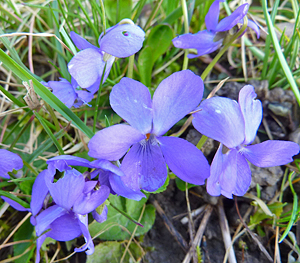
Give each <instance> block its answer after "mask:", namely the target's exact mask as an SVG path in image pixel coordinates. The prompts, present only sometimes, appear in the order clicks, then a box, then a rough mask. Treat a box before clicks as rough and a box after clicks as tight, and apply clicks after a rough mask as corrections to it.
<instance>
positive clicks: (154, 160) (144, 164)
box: [121, 138, 168, 192]
mask: <svg viewBox="0 0 300 263" xmlns="http://www.w3.org/2000/svg"><path fill="white" fill-rule="evenodd" d="M121 169H122V170H123V172H124V174H125V176H122V177H121V179H122V181H123V182H124V184H125V185H126V186H127V187H129V188H131V189H132V190H133V191H139V190H140V189H143V190H146V191H148V192H153V191H156V190H157V189H158V188H159V187H161V186H162V185H163V184H164V182H165V181H166V178H167V175H168V172H167V167H166V163H165V160H164V157H163V155H162V152H161V149H160V147H159V145H158V144H157V142H155V138H153V139H152V138H150V139H149V140H148V141H143V142H142V143H136V144H134V145H133V146H132V148H131V149H130V151H129V152H128V153H127V154H126V155H125V157H124V159H123V162H122V165H121Z"/></svg>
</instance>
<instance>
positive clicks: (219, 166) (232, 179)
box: [206, 144, 238, 198]
mask: <svg viewBox="0 0 300 263" xmlns="http://www.w3.org/2000/svg"><path fill="white" fill-rule="evenodd" d="M222 151H223V145H222V144H220V146H219V148H218V150H217V152H216V155H215V157H214V159H213V161H212V163H211V175H210V177H209V178H208V179H207V185H206V189H207V192H208V193H209V194H210V195H212V196H218V195H220V194H222V195H224V196H226V197H227V198H232V194H233V193H234V191H235V186H236V181H237V155H238V152H237V151H236V150H229V151H228V152H227V153H225V154H223V153H222Z"/></svg>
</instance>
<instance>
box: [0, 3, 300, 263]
mask: <svg viewBox="0 0 300 263" xmlns="http://www.w3.org/2000/svg"><path fill="white" fill-rule="evenodd" d="M221 1H223V0H216V1H215V2H214V3H213V4H212V6H211V7H210V9H209V12H208V14H207V16H206V19H205V21H206V26H207V30H204V31H201V32H198V33H197V34H195V35H191V34H186V35H183V36H179V37H178V38H176V39H174V40H173V43H174V45H175V46H177V47H181V48H196V49H197V50H198V55H197V56H200V55H203V54H207V53H210V52H212V51H214V50H216V49H217V48H219V47H220V46H221V45H222V42H223V39H222V38H221V39H219V40H216V38H217V37H219V33H220V32H226V31H228V30H230V29H231V28H232V27H233V26H235V25H236V24H237V23H240V22H241V19H243V17H244V16H245V15H246V13H247V10H248V4H244V5H242V6H240V7H239V8H238V9H237V10H236V11H235V12H233V13H232V15H230V16H229V17H227V18H224V19H223V20H221V21H220V22H218V14H219V2H221ZM216 14H217V15H216ZM248 25H249V26H250V27H252V28H254V29H255V30H256V31H257V32H258V28H257V27H256V25H255V24H252V23H250V24H248ZM144 36H145V33H144V32H143V30H142V29H140V28H139V27H138V26H135V25H132V24H122V23H119V24H117V25H116V26H114V27H112V28H110V29H108V30H107V32H106V34H105V35H103V34H101V36H100V38H99V45H100V48H97V47H95V46H93V45H92V44H90V43H89V42H88V41H86V40H85V39H83V38H82V37H80V36H78V35H77V34H75V33H74V32H71V38H72V40H73V42H74V43H75V45H76V46H77V47H78V49H80V52H78V53H77V54H76V55H75V56H74V57H73V58H72V60H71V61H70V62H69V64H68V69H69V72H70V74H71V76H72V80H71V83H69V82H68V81H67V80H65V79H61V80H60V81H49V82H48V83H45V85H47V86H48V87H49V88H51V89H52V91H53V93H54V94H55V95H56V96H57V97H58V98H59V99H60V100H61V101H62V102H64V103H65V104H66V105H67V107H72V106H74V107H79V106H80V105H82V104H86V103H88V102H89V101H91V100H92V98H93V95H94V93H95V92H96V91H97V90H98V87H99V85H100V82H101V79H102V80H103V82H104V81H105V80H106V78H107V76H108V74H109V71H110V69H111V67H112V64H113V62H114V60H115V57H119V58H123V57H128V56H131V55H133V54H134V53H136V52H137V51H138V50H140V49H141V47H142V44H143V40H144ZM189 57H194V56H193V55H189ZM103 74H104V75H103ZM203 91H204V85H203V81H202V79H201V77H199V76H197V75H195V74H194V73H193V72H192V71H190V70H183V71H180V72H176V73H173V74H172V75H170V76H169V77H167V78H166V79H164V80H163V81H162V82H161V83H160V84H159V86H158V87H157V89H156V90H155V92H154V95H153V97H152V98H151V94H150V92H149V90H148V88H147V87H146V86H144V85H143V84H142V83H140V82H138V81H135V80H133V79H130V78H122V79H121V81H120V82H119V83H118V84H116V85H115V86H114V87H113V88H112V91H111V93H110V104H111V107H112V109H113V110H114V111H115V112H116V113H117V114H118V115H119V116H120V117H122V119H123V120H124V121H125V122H124V123H120V124H115V125H113V126H110V127H107V128H104V129H102V130H100V131H98V132H97V133H96V134H95V135H94V137H93V138H92V139H91V140H90V142H89V144H88V148H89V152H88V154H89V155H90V156H91V157H93V158H95V159H96V160H94V161H88V160H86V159H83V158H79V157H75V156H69V155H62V156H58V157H54V158H52V159H50V160H48V161H47V164H48V168H47V169H46V170H44V171H42V172H41V173H40V174H39V175H38V176H37V178H36V180H35V183H34V185H33V189H32V199H31V203H30V208H25V207H23V206H21V205H20V204H19V203H17V202H15V201H13V200H11V199H9V198H7V197H2V198H3V199H4V200H5V201H6V202H8V203H9V204H10V205H11V206H13V207H14V208H15V209H17V210H21V211H29V212H31V213H32V217H31V223H32V224H33V225H34V226H35V231H36V235H37V237H38V238H37V257H36V262H39V261H40V255H39V250H40V248H41V246H42V244H43V242H44V241H45V239H46V238H47V237H51V238H53V239H55V240H58V241H68V240H71V239H74V238H76V237H79V236H81V235H82V236H83V237H84V239H85V244H84V245H83V246H82V247H80V248H76V249H75V251H76V252H80V251H85V252H86V253H87V254H88V255H90V254H92V253H93V252H94V244H93V242H92V238H91V235H90V233H89V230H88V214H89V213H92V216H93V217H94V219H95V220H96V221H98V222H99V223H101V222H103V221H105V220H106V216H107V207H106V206H105V200H106V199H107V198H108V196H109V195H110V194H113V195H120V196H123V197H126V198H130V199H133V200H140V199H141V198H143V197H145V194H144V193H143V191H148V192H155V191H156V190H158V189H159V188H160V187H161V186H162V185H163V184H164V183H165V181H166V179H167V176H168V169H170V170H171V171H172V172H173V173H174V174H175V175H176V176H178V177H179V178H181V179H182V180H183V181H185V182H188V183H191V184H195V185H202V184H204V183H205V180H206V179H207V191H208V193H209V194H211V195H214V196H218V195H221V194H222V195H224V196H226V197H228V198H232V195H238V196H241V195H244V194H245V193H246V191H247V189H248V188H249V186H250V182H251V171H250V168H249V165H248V163H247V160H248V161H250V162H251V163H253V164H255V165H257V166H259V167H269V166H275V165H283V164H287V163H289V162H291V161H292V160H293V159H292V157H293V156H294V155H296V154H297V153H298V152H299V145H298V144H296V143H293V142H286V141H266V142H263V143H260V144H256V145H250V144H251V143H252V142H253V141H254V139H255V136H256V133H257V130H258V128H259V125H260V123H261V120H262V105H261V102H260V101H259V100H257V99H255V98H256V94H255V91H254V88H253V87H252V86H249V85H247V86H245V87H244V88H243V89H242V90H241V91H240V94H239V101H238V103H237V102H236V101H233V100H231V99H228V98H220V97H214V98H210V99H207V100H204V101H203V102H201V100H202V96H203ZM199 104H200V106H199ZM189 113H192V114H193V117H194V119H193V125H194V127H195V128H196V129H197V130H198V131H200V132H201V133H202V134H204V135H206V136H208V137H210V138H213V139H215V140H217V141H219V142H220V146H219V149H218V150H217V153H216V155H215V157H214V159H213V161H212V164H211V167H210V166H209V164H208V161H207V160H206V158H205V157H204V155H203V153H202V152H201V151H200V150H199V149H198V148H197V147H196V146H194V145H193V144H191V143H190V142H188V141H186V140H184V139H182V138H177V137H174V136H168V135H170V131H169V130H170V129H171V128H172V127H173V126H174V125H175V124H176V123H177V122H178V121H180V120H181V119H182V118H184V117H185V116H186V115H187V114H189ZM0 157H1V158H0V176H2V177H5V178H9V176H8V174H7V173H8V172H9V171H12V169H21V168H22V165H23V163H22V160H21V158H20V157H19V156H17V155H16V154H13V153H11V152H9V151H6V150H0ZM73 166H75V167H76V166H81V167H86V168H88V169H90V170H89V172H85V173H83V174H82V173H80V172H79V171H78V170H76V169H75V168H73ZM59 174H62V176H61V178H59V179H58V180H57V179H56V177H57V176H58V175H59ZM99 207H102V210H101V212H100V213H99V210H98V209H99Z"/></svg>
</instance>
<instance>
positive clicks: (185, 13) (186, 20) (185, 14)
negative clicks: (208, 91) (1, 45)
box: [181, 0, 189, 70]
mask: <svg viewBox="0 0 300 263" xmlns="http://www.w3.org/2000/svg"><path fill="white" fill-rule="evenodd" d="M181 6H182V13H183V19H184V33H185V34H187V33H189V18H188V10H187V5H186V0H181ZM188 54H189V50H188V49H186V50H185V51H184V57H183V66H182V70H185V69H187V68H188V64H189V58H188V57H187V56H188Z"/></svg>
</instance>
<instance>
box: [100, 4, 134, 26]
mask: <svg viewBox="0 0 300 263" xmlns="http://www.w3.org/2000/svg"><path fill="white" fill-rule="evenodd" d="M104 7H105V11H106V15H107V17H108V19H109V20H111V21H112V22H113V24H117V23H119V22H120V21H121V20H122V19H123V18H130V17H131V8H132V0H104Z"/></svg>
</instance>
